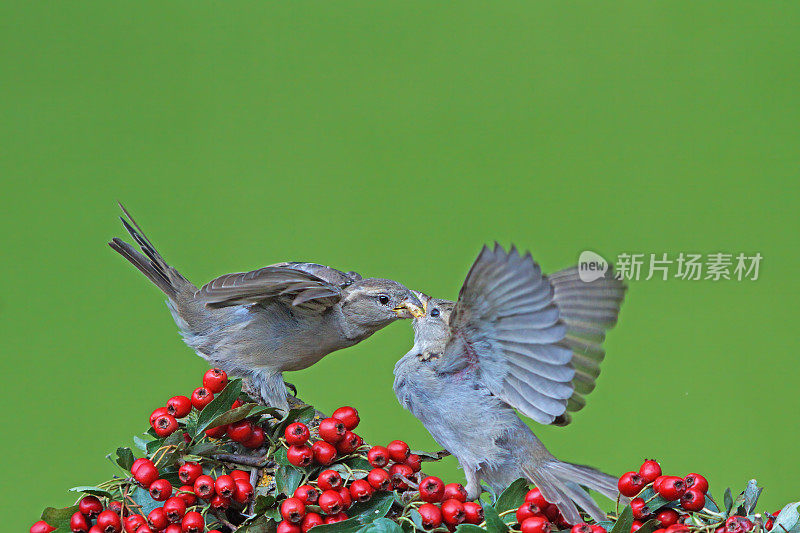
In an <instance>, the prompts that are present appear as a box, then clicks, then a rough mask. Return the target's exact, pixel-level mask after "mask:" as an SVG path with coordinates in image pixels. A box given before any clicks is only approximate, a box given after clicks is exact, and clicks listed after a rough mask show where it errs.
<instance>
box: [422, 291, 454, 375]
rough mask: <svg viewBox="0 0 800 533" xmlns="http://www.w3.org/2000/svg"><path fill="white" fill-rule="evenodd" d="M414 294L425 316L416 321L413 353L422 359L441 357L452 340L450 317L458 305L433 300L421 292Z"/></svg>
mask: <svg viewBox="0 0 800 533" xmlns="http://www.w3.org/2000/svg"><path fill="white" fill-rule="evenodd" d="M414 293H415V294H416V296H417V297H418V298H419V300H420V301H421V302H422V305H423V308H424V309H425V314H424V315H422V316H420V317H417V318H415V319H414V322H413V326H414V347H413V348H411V352H413V353H414V355H416V356H418V357H420V358H422V359H429V358H436V357H439V356H440V355H442V353H443V352H444V347H445V346H446V345H447V341H448V340H449V339H450V315H451V314H452V313H453V308H454V307H455V305H456V303H455V302H451V301H450V300H440V299H438V298H431V297H429V296H427V295H425V294H422V293H421V292H416V291H414Z"/></svg>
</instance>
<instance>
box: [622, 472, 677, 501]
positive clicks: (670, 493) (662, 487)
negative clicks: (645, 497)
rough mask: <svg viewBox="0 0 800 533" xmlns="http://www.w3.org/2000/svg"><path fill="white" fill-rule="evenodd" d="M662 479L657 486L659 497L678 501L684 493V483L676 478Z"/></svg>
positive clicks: (667, 477) (665, 477) (666, 477)
mask: <svg viewBox="0 0 800 533" xmlns="http://www.w3.org/2000/svg"><path fill="white" fill-rule="evenodd" d="M662 477H663V478H664V479H663V480H662V481H661V483H660V484H659V485H658V493H659V494H660V495H661V497H662V498H664V499H665V500H669V501H673V500H677V499H680V497H681V496H683V493H684V492H686V483H684V482H683V480H682V479H681V478H679V477H677V476H662ZM620 492H621V491H620ZM626 496H627V494H626Z"/></svg>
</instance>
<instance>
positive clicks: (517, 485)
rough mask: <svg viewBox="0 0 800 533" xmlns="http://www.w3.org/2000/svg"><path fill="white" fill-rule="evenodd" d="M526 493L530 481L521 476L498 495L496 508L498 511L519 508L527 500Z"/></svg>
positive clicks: (502, 511)
mask: <svg viewBox="0 0 800 533" xmlns="http://www.w3.org/2000/svg"><path fill="white" fill-rule="evenodd" d="M526 494H528V481H527V480H526V479H524V478H520V479H518V480H516V481H515V482H513V483H512V484H511V485H509V486H508V488H507V489H506V490H504V491H503V492H502V493H501V494H500V496H498V497H497V503H495V504H494V508H495V509H496V510H497V512H498V513H504V512H505V511H509V510H511V509H517V508H519V506H520V505H522V504H523V503H524V502H525V495H526Z"/></svg>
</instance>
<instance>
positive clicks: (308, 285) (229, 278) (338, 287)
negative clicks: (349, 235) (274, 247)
mask: <svg viewBox="0 0 800 533" xmlns="http://www.w3.org/2000/svg"><path fill="white" fill-rule="evenodd" d="M359 278H360V276H358V274H356V273H352V274H351V273H348V274H345V273H343V272H339V271H338V270H335V269H333V268H330V267H326V266H323V265H317V264H315V263H279V264H276V265H270V266H266V267H264V268H259V269H258V270H251V271H250V272H239V273H235V274H225V275H224V276H220V277H218V278H216V279H213V280H211V281H210V282H208V283H207V284H205V285H204V286H203V287H202V288H201V289H200V290H199V291H198V292H197V296H198V297H199V298H201V299H202V300H203V301H204V302H205V303H206V305H207V306H208V307H212V308H219V307H228V306H232V305H251V304H256V303H260V302H264V301H266V300H270V299H275V300H278V301H281V302H283V303H285V304H287V305H291V306H293V307H299V308H302V309H306V310H310V311H320V310H322V309H325V308H328V307H330V306H332V305H334V304H335V303H336V302H338V301H339V299H340V298H341V296H342V288H344V287H346V286H347V285H349V284H350V283H352V282H353V281H356V280H357V279H359Z"/></svg>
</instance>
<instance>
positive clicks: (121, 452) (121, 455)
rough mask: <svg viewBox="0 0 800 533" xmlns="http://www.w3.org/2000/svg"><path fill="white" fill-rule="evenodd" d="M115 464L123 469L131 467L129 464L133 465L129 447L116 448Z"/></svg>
mask: <svg viewBox="0 0 800 533" xmlns="http://www.w3.org/2000/svg"><path fill="white" fill-rule="evenodd" d="M117 464H118V465H119V466H121V467H122V468H124V469H125V470H130V469H131V466H133V452H132V451H131V449H130V448H128V447H119V448H117Z"/></svg>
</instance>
